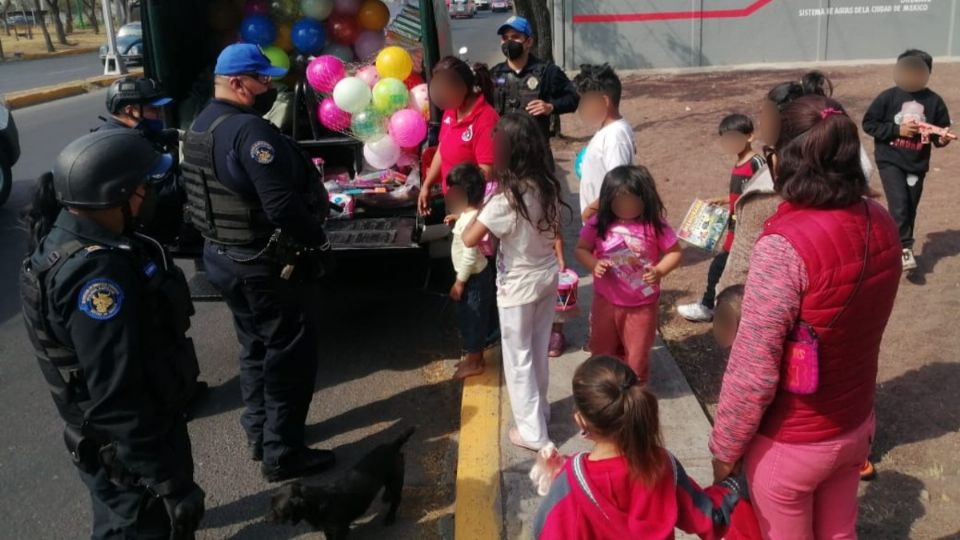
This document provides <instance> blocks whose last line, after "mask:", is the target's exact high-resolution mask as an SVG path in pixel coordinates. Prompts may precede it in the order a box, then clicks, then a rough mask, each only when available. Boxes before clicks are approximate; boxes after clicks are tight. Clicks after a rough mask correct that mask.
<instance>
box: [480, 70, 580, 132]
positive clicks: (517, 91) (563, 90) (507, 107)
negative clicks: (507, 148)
mask: <svg viewBox="0 0 960 540" xmlns="http://www.w3.org/2000/svg"><path fill="white" fill-rule="evenodd" d="M491 73H492V75H493V82H494V100H493V107H494V108H495V109H497V113H499V114H500V116H503V115H505V114H507V113H511V112H524V111H526V108H527V105H528V104H529V103H530V102H531V101H535V100H538V99H539V100H542V101H546V102H547V103H549V104H551V105H553V112H554V113H555V114H567V113H572V112H574V111H576V110H577V106H578V105H579V104H580V96H579V94H577V89H576V87H575V86H574V85H573V83H572V82H571V81H570V79H569V78H568V77H567V74H566V73H564V72H563V70H562V69H560V67H559V66H557V65H556V64H554V63H553V62H546V61H544V60H541V59H539V58H537V57H536V56H533V55H530V57H529V59H528V60H527V65H525V66H523V69H521V70H520V72H519V73H518V72H516V71H513V69H511V68H510V65H509V64H507V63H506V62H501V63H499V64H497V65H495V66H493V69H492V70H491ZM537 124H538V125H539V126H540V129H541V130H542V131H543V135H544V136H545V137H546V138H548V139H549V138H550V117H549V116H538V117H537Z"/></svg>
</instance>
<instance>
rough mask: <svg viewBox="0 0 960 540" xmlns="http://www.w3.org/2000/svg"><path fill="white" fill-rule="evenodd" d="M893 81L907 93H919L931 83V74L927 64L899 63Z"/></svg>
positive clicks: (894, 71)
mask: <svg viewBox="0 0 960 540" xmlns="http://www.w3.org/2000/svg"><path fill="white" fill-rule="evenodd" d="M893 80H894V81H896V83H897V86H899V87H900V88H902V89H903V90H905V91H907V92H919V91H920V90H923V89H924V88H926V87H927V83H928V82H930V72H929V71H928V70H927V66H926V64H923V65H917V64H916V63H898V64H897V66H896V67H895V68H894V69H893Z"/></svg>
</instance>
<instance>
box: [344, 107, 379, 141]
mask: <svg viewBox="0 0 960 540" xmlns="http://www.w3.org/2000/svg"><path fill="white" fill-rule="evenodd" d="M384 125H385V122H384V118H383V117H382V116H380V115H379V114H377V113H376V112H374V111H372V110H370V109H365V110H362V111H360V112H358V113H357V114H355V115H353V117H352V118H351V119H350V130H351V131H352V132H353V136H354V137H356V138H358V139H360V140H361V141H367V140H370V139H373V138H375V137H378V136H380V135H383V134H384V133H385V132H386V130H385V129H384Z"/></svg>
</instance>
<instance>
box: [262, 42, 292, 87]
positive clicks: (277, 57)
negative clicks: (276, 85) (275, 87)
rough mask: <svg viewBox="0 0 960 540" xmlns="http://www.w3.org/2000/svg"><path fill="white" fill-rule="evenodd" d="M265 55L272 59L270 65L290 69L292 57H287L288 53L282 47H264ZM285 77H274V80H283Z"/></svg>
mask: <svg viewBox="0 0 960 540" xmlns="http://www.w3.org/2000/svg"><path fill="white" fill-rule="evenodd" d="M263 54H264V55H265V56H266V57H267V58H269V59H270V64H272V65H273V66H276V67H282V68H283V69H286V70H289V69H290V57H289V56H288V55H287V52H286V51H284V50H283V49H281V48H280V47H274V46H270V47H264V48H263ZM282 78H283V77H274V78H273V79H274V80H277V79H282Z"/></svg>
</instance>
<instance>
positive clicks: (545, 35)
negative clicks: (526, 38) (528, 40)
mask: <svg viewBox="0 0 960 540" xmlns="http://www.w3.org/2000/svg"><path fill="white" fill-rule="evenodd" d="M547 1H548V0H513V7H514V10H515V11H516V12H517V15H519V16H521V17H524V18H526V19H527V20H528V21H530V24H531V25H533V33H534V35H535V36H536V40H535V44H534V54H536V55H537V56H539V57H540V58H542V59H544V60H550V61H551V62H552V61H553V28H552V24H551V23H552V22H553V21H552V17H551V15H550V10H549V9H548V8H547Z"/></svg>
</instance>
